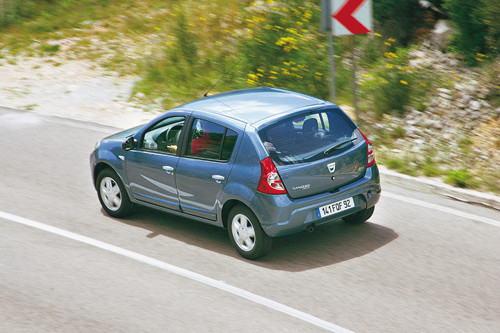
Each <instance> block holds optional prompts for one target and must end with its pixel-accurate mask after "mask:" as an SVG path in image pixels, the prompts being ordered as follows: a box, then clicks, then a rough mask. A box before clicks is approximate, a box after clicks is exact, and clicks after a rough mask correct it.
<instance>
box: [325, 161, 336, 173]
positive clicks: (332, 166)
mask: <svg viewBox="0 0 500 333" xmlns="http://www.w3.org/2000/svg"><path fill="white" fill-rule="evenodd" d="M326 166H327V167H328V171H330V173H334V172H335V162H333V163H330V164H327V165H326Z"/></svg>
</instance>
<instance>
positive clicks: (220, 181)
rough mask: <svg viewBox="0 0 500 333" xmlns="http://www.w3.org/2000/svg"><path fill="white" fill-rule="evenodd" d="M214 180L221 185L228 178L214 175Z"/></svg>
mask: <svg viewBox="0 0 500 333" xmlns="http://www.w3.org/2000/svg"><path fill="white" fill-rule="evenodd" d="M212 179H214V180H215V182H216V183H217V184H220V183H222V182H223V181H224V179H226V178H224V176H221V175H212Z"/></svg>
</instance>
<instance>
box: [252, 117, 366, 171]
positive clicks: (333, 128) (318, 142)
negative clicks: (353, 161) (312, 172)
mask: <svg viewBox="0 0 500 333" xmlns="http://www.w3.org/2000/svg"><path fill="white" fill-rule="evenodd" d="M357 132H358V131H357V130H356V127H355V125H354V123H353V122H352V121H351V119H349V118H348V117H347V116H346V115H345V114H344V113H343V112H342V111H340V110H338V109H331V110H322V111H318V112H311V111H309V112H305V113H303V114H301V115H298V116H297V115H295V116H293V117H290V118H287V119H285V120H282V121H280V122H278V123H276V124H273V125H271V126H269V127H266V128H264V129H262V130H261V131H260V132H259V135H260V138H261V140H262V142H263V143H264V147H265V148H266V150H267V152H268V153H269V156H270V157H271V159H272V160H273V162H274V163H276V164H278V165H287V164H297V163H305V162H312V161H316V160H319V159H322V158H325V157H326V156H331V155H334V154H337V153H339V152H342V151H344V150H346V149H348V148H349V147H351V146H352V145H353V143H354V141H355V140H356V139H358V135H357Z"/></svg>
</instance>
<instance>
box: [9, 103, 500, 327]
mask: <svg viewBox="0 0 500 333" xmlns="http://www.w3.org/2000/svg"><path fill="white" fill-rule="evenodd" d="M114 131H115V130H114V129H111V128H107V127H103V126H99V125H95V124H88V123H81V122H74V121H70V120H64V119H60V118H51V117H41V116H36V115H34V114H32V113H23V112H17V111H12V110H7V109H0V147H1V155H0V332H234V331H238V332H322V331H326V330H332V331H337V332H348V331H354V332H403V331H406V332H499V331H500V256H499V249H500V212H499V211H497V210H492V209H488V208H485V207H480V206H475V205H468V204H465V203H461V202H457V201H452V200H449V199H447V198H444V197H440V196H437V195H434V194H431V193H424V192H418V191H415V190H412V189H408V188H405V187H401V186H395V185H391V184H390V183H383V184H382V185H383V196H382V199H381V201H380V203H379V204H378V206H377V207H376V210H375V214H374V215H373V217H372V218H371V219H370V220H369V222H367V223H365V224H364V225H360V226H347V225H345V224H343V223H341V222H334V223H332V224H329V225H327V226H322V227H319V228H317V229H316V231H315V232H314V233H301V234H298V235H293V236H290V237H285V238H280V239H276V240H275V242H274V244H273V249H272V252H271V253H270V255H268V256H266V257H264V258H263V259H261V260H259V261H248V260H245V259H243V258H241V257H239V256H238V255H237V254H236V252H235V251H234V250H233V248H232V247H231V245H230V242H229V239H228V237H227V234H226V231H225V230H223V229H218V228H215V227H212V226H210V225H205V224H201V223H197V222H194V221H190V220H186V219H182V218H178V217H175V216H173V215H166V214H163V213H159V212H156V211H153V210H150V209H146V208H144V209H139V210H138V211H137V212H136V214H134V215H133V216H132V217H131V218H128V219H123V220H120V219H113V218H110V217H108V216H106V215H105V214H104V212H103V210H102V209H101V207H100V205H99V202H98V200H97V195H96V193H95V190H94V189H93V187H92V183H91V177H90V168H89V163H88V157H89V154H90V152H91V150H92V149H93V146H94V144H95V142H96V141H97V140H98V139H100V138H102V137H104V136H106V135H108V134H111V133H113V132H114Z"/></svg>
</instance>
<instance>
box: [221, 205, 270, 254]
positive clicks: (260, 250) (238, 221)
mask: <svg viewBox="0 0 500 333" xmlns="http://www.w3.org/2000/svg"><path fill="white" fill-rule="evenodd" d="M227 222H228V223H227V230H228V233H229V239H230V240H231V244H233V246H234V248H235V249H236V251H238V253H239V254H240V255H241V256H242V257H244V258H247V259H257V258H259V257H262V256H263V255H265V254H266V253H267V252H269V250H270V249H271V245H272V238H271V237H269V236H268V235H267V234H266V233H265V232H264V230H263V229H262V227H261V226H260V223H259V220H258V219H257V217H256V216H255V214H254V213H252V211H251V210H250V209H249V208H248V207H246V206H243V205H237V206H235V207H233V209H231V211H230V213H229V216H228V220H227Z"/></svg>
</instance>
